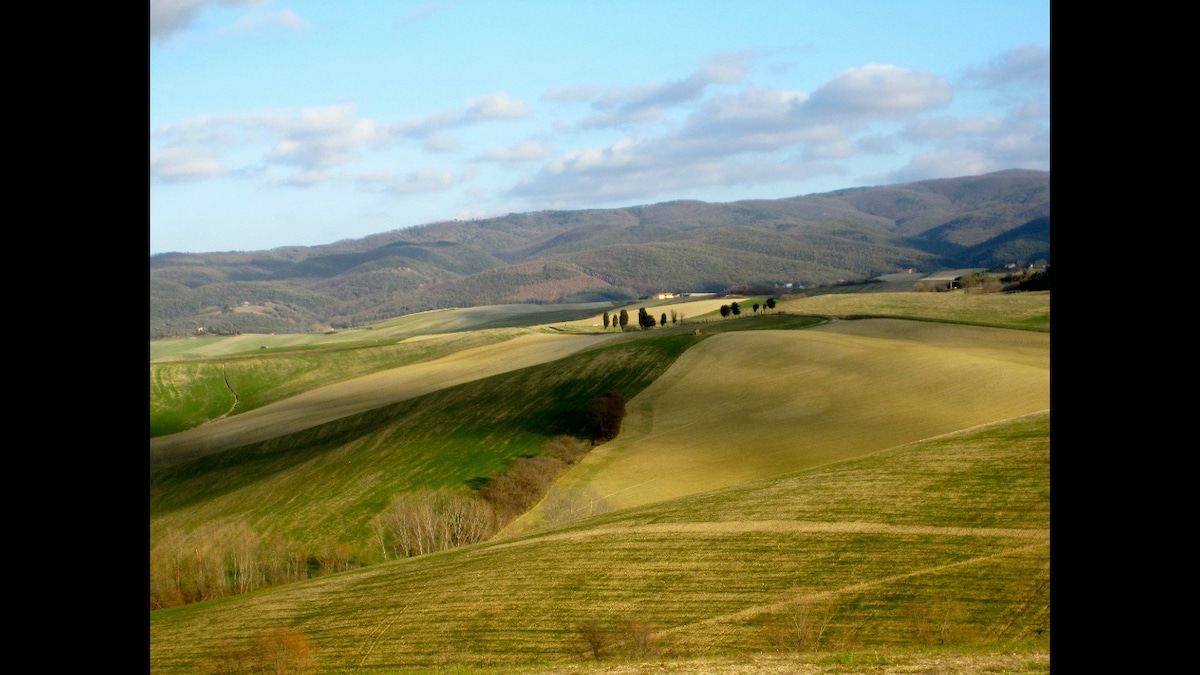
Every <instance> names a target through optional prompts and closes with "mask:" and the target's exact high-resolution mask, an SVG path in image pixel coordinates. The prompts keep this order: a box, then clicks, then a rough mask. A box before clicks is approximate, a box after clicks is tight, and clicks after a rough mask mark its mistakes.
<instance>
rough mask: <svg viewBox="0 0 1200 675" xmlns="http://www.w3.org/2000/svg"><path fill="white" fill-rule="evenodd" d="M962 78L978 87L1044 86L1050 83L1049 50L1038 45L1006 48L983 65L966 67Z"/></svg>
mask: <svg viewBox="0 0 1200 675" xmlns="http://www.w3.org/2000/svg"><path fill="white" fill-rule="evenodd" d="M964 79H965V80H966V81H967V82H969V83H971V84H975V85H977V86H981V87H995V88H999V87H1009V86H1014V85H1035V86H1038V87H1045V86H1047V85H1049V83H1050V50H1049V49H1046V48H1045V47H1041V46H1039V45H1022V46H1020V47H1015V48H1013V49H1009V50H1007V51H1005V52H1004V53H1003V54H1001V55H1000V56H998V57H996V58H994V59H992V60H991V61H990V62H988V64H987V65H986V66H982V67H979V68H968V69H967V70H966V72H965V73H964Z"/></svg>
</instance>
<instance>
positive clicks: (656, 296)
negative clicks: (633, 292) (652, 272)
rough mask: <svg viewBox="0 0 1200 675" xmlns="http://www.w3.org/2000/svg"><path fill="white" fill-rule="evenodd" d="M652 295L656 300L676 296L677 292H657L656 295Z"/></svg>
mask: <svg viewBox="0 0 1200 675" xmlns="http://www.w3.org/2000/svg"><path fill="white" fill-rule="evenodd" d="M650 297H652V298H654V299H655V300H667V299H669V298H673V297H675V294H674V293H655V294H654V295H652V296H650Z"/></svg>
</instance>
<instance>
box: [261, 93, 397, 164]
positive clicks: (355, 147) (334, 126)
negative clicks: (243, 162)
mask: <svg viewBox="0 0 1200 675" xmlns="http://www.w3.org/2000/svg"><path fill="white" fill-rule="evenodd" d="M268 128H270V130H271V131H274V132H275V133H277V134H281V135H282V138H280V140H279V141H278V142H277V143H276V144H275V147H274V148H272V149H271V150H270V151H269V152H267V154H266V157H267V159H269V160H273V161H277V162H282V163H285V164H293V165H296V166H300V167H302V168H304V169H307V170H315V169H327V168H329V167H332V166H334V165H337V164H342V163H345V162H347V161H349V160H351V159H353V158H354V157H355V156H357V154H358V153H359V151H360V150H361V149H362V148H364V147H370V146H376V147H377V146H382V145H385V144H387V143H388V142H389V141H390V140H391V137H390V134H389V133H388V130H387V129H386V128H385V127H383V126H381V125H379V124H376V123H375V122H373V121H371V120H369V119H366V118H357V119H355V118H354V111H353V109H352V108H351V106H349V105H336V106H330V107H327V108H308V109H305V110H301V111H300V113H299V114H298V115H294V116H291V117H287V118H282V119H275V120H272V124H270V125H269V127H268Z"/></svg>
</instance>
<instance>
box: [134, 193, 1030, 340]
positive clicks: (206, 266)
mask: <svg viewBox="0 0 1200 675" xmlns="http://www.w3.org/2000/svg"><path fill="white" fill-rule="evenodd" d="M1049 182H1050V175H1049V173H1045V172H1038V171H1003V172H999V173H993V174H988V175H985V176H975V177H965V178H954V179H944V180H933V181H922V182H918V183H910V184H906V185H893V186H885V187H872V188H855V189H850V190H840V191H837V192H831V193H827V194H823V195H809V196H803V197H793V198H788V199H777V200H750V201H743V202H733V203H727V204H710V203H705V202H699V201H676V202H667V203H662V204H654V205H649V206H635V207H627V208H618V209H592V210H581V211H541V212H536V213H524V214H510V215H507V216H502V217H497V218H489V219H485V220H473V221H466V222H445V223H435V224H431V225H425V226H420V227H413V228H407V229H403V230H395V231H392V232H386V233H381V234H377V235H373V236H370V237H366V238H363V239H358V240H345V241H340V242H336V243H333V244H329V245H326V246H315V247H308V248H305V247H286V248H279V249H274V250H271V251H250V252H225V253H202V254H182V253H164V254H160V255H156V256H151V258H150V337H152V338H154V337H166V336H172V335H185V334H193V333H195V332H197V330H198V329H200V328H203V329H204V330H205V332H222V333H227V332H239V331H241V332H273V331H279V332H282V331H313V330H328V329H329V328H338V327H345V326H351V325H356V324H362V323H368V322H373V321H379V320H382V319H387V318H391V317H395V316H400V315H403V314H409V313H412V312H418V311H424V310H429V309H439V308H445V307H462V306H475V305H484V304H495V303H501V302H514V301H516V302H549V303H555V302H586V301H596V300H627V299H634V298H637V297H640V296H643V295H647V294H650V293H654V292H658V291H664V290H671V291H719V290H724V289H727V288H729V287H731V286H734V285H739V284H752V283H779V284H787V283H791V284H794V285H798V286H811V285H817V284H827V283H835V282H838V281H839V280H842V279H848V278H863V277H869V276H874V275H879V274H885V273H890V272H895V271H899V270H903V269H910V268H912V269H917V270H922V271H932V270H935V269H941V268H956V267H980V266H982V267H992V266H997V265H1003V264H1006V263H1012V262H1021V263H1029V262H1034V261H1036V260H1042V259H1044V260H1047V261H1048V260H1049V248H1050V246H1049V231H1050V228H1049V209H1050V189H1049Z"/></svg>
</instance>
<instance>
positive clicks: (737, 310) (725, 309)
mask: <svg viewBox="0 0 1200 675" xmlns="http://www.w3.org/2000/svg"><path fill="white" fill-rule="evenodd" d="M760 308H761V309H762V310H763V311H764V312H765V311H767V310H768V309H775V298H767V302H766V304H765V305H760V304H758V303H757V302H756V303H754V304H753V305H750V309H752V310H754V313H755V314H758V310H759V309H760ZM730 314H732V315H734V316H741V315H742V306H741V305H739V304H738V303H736V302H731V303H729V304H728V305H721V318H722V319H725V318H728V317H729V315H730Z"/></svg>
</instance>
